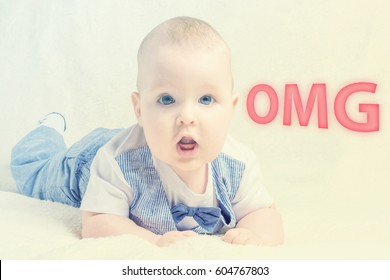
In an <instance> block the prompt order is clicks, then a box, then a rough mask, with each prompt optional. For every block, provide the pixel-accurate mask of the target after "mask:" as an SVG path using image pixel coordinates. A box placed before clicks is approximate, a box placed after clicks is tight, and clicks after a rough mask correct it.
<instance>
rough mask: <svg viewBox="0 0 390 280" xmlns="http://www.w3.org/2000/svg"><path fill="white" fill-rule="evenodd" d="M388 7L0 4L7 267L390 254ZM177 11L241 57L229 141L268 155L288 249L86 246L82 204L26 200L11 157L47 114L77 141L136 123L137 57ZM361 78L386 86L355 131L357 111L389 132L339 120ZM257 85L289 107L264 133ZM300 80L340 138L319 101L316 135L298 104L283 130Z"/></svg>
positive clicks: (46, 0) (0, 213)
mask: <svg viewBox="0 0 390 280" xmlns="http://www.w3.org/2000/svg"><path fill="white" fill-rule="evenodd" d="M389 3H390V2H386V1H382V0H371V1H358V2H356V3H354V4H353V7H352V6H351V2H350V1H348V0H329V1H306V0H301V1H289V0H279V1H258V0H248V1H238V0H232V1H207V0H189V1H179V0H177V1H176V0H173V1H159V0H152V1H135V0H128V1H127V0H126V1H124V0H112V1H108V0H107V1H104V0H102V1H95V0H77V1H76V0H75V1H71V0H69V1H63V0H36V1H25V0H2V1H0V114H1V118H0V135H1V149H0V258H1V259H237V258H245V259H344V258H347V259H389V258H390V202H389V199H390V175H389V174H390V172H389V162H390V141H389V139H390V113H389V104H390V94H389V93H390V82H389V79H388V77H390V67H389V65H390V56H389V51H388V50H389V49H390V36H389V32H388V27H389V24H390V23H389V17H388V11H389V10H390V4H389ZM179 15H189V16H195V17H199V18H202V19H204V20H206V21H208V22H209V23H211V24H212V25H213V26H214V27H215V28H216V29H217V30H218V31H219V32H220V33H221V34H222V36H223V37H224V38H225V40H226V41H227V43H228V45H229V46H230V48H231V52H232V56H233V75H234V77H235V91H236V92H237V93H239V95H240V98H241V102H240V103H239V105H238V106H237V111H236V113H235V118H234V120H233V124H232V127H231V134H232V135H233V136H234V137H235V138H238V139H239V140H240V141H242V142H244V143H245V144H247V145H248V146H250V147H251V148H252V149H253V150H254V152H255V153H256V155H257V156H258V158H259V161H260V163H261V165H262V173H263V174H262V175H263V178H264V183H265V185H266V186H267V188H268V189H269V191H270V193H271V194H272V195H273V197H274V199H275V201H276V205H277V207H278V209H279V210H280V212H281V215H282V217H283V221H284V227H285V244H284V245H282V246H279V247H275V248H274V247H256V246H234V245H229V244H226V243H224V242H223V241H221V239H220V237H219V236H198V237H195V238H189V239H186V240H184V241H182V242H178V243H177V244H175V245H172V246H170V247H167V248H158V247H156V246H154V245H151V244H149V243H148V242H146V241H143V240H141V239H139V238H136V237H134V236H129V235H128V236H118V237H110V238H100V239H85V240H82V239H80V212H79V210H78V209H74V208H71V207H67V206H64V205H61V204H58V203H52V202H47V201H39V200H36V199H32V198H28V197H25V196H22V195H20V194H18V193H17V190H16V187H15V184H14V182H13V179H12V177H11V175H10V172H9V166H8V165H9V161H10V153H11V149H12V147H13V145H14V144H15V143H16V142H17V141H18V140H19V139H20V138H21V137H22V136H23V135H25V134H26V133H27V132H28V131H29V130H31V129H32V128H33V127H34V126H35V125H36V123H37V120H38V119H39V118H40V117H42V116H43V115H45V114H46V113H48V112H51V111H59V112H61V113H63V114H64V115H65V116H66V118H67V125H68V129H67V131H66V133H65V140H66V142H67V143H68V144H72V143H74V142H75V141H76V140H77V139H79V138H80V137H82V136H83V135H85V134H86V133H87V132H89V131H90V130H92V129H93V128H95V127H98V126H103V127H110V128H114V127H126V126H130V125H131V124H133V123H134V121H135V118H134V116H133V114H132V109H131V102H130V96H129V94H130V93H131V92H132V91H133V90H136V83H135V81H136V72H137V66H136V53H137V48H138V46H139V44H140V42H141V40H142V39H143V37H144V36H145V35H146V33H147V32H149V31H150V30H151V29H152V28H153V27H154V26H155V25H156V24H158V23H160V22H162V21H163V20H165V19H168V18H170V17H173V16H179ZM354 82H371V83H376V84H377V89H376V92H375V94H372V93H362V94H360V95H359V94H356V95H355V94H353V95H352V96H351V97H350V98H349V100H348V104H347V107H348V108H349V109H348V110H349V111H348V114H350V116H351V118H353V119H354V120H355V121H357V122H365V121H366V114H365V113H360V112H359V108H358V105H359V104H362V103H368V104H370V103H373V104H379V106H380V116H379V118H380V129H379V131H377V132H374V133H360V132H353V131H350V130H348V129H346V128H345V127H343V126H342V125H341V124H340V123H339V122H338V121H337V119H336V118H335V116H334V111H333V110H334V109H333V102H334V100H335V96H336V94H337V93H338V91H339V90H340V89H341V88H342V87H343V86H345V85H347V84H349V83H354ZM258 83H265V84H268V85H269V86H271V87H273V88H274V89H275V91H276V93H277V95H278V98H279V111H278V114H277V116H276V118H275V120H274V121H273V122H271V123H269V124H266V125H258V124H256V123H254V122H253V121H252V120H251V119H250V118H249V117H248V112H247V109H246V107H245V104H246V102H245V99H246V96H247V93H248V92H249V91H250V89H251V88H252V87H253V86H254V85H256V84H258ZM288 83H290V84H291V83H292V84H297V85H298V87H299V90H300V95H301V97H302V102H304V103H305V102H306V101H307V99H308V96H309V92H310V88H311V85H312V84H313V83H325V84H326V90H327V92H326V93H327V102H328V124H329V127H328V129H319V128H318V125H317V112H316V106H314V109H313V112H312V115H311V117H310V122H309V125H308V126H307V127H303V126H300V125H299V123H298V120H297V115H296V110H295V107H293V110H292V114H293V116H292V124H291V126H284V125H283V120H282V118H283V113H284V112H283V110H284V107H283V98H284V88H285V84H288ZM263 97H264V96H263ZM263 97H262V98H260V97H259V99H258V101H259V102H260V101H261V100H265V99H264V98H263ZM263 105H264V106H260V105H259V111H260V112H265V111H266V107H267V106H266V105H267V104H263ZM262 110H263V111H262Z"/></svg>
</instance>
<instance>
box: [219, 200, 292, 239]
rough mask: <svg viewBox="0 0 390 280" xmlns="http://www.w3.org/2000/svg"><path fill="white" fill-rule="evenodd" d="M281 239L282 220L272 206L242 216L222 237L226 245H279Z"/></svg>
mask: <svg viewBox="0 0 390 280" xmlns="http://www.w3.org/2000/svg"><path fill="white" fill-rule="evenodd" d="M283 239H284V237H283V226H282V219H281V217H280V214H279V212H278V210H277V209H276V207H275V206H274V205H272V206H271V207H268V208H260V209H258V210H255V211H253V212H251V213H249V214H248V215H246V216H244V217H243V218H242V219H241V220H240V221H239V222H238V223H237V226H236V228H234V229H231V230H229V231H227V232H226V234H225V236H224V237H223V240H224V241H225V242H228V243H233V244H256V245H280V244H282V243H283Z"/></svg>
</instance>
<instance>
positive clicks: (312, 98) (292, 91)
mask: <svg viewBox="0 0 390 280" xmlns="http://www.w3.org/2000/svg"><path fill="white" fill-rule="evenodd" d="M316 101H317V112H318V127H319V128H328V107H327V103H326V85H325V84H313V85H312V87H311V90H310V94H309V98H308V99H307V103H306V107H305V108H304V107H303V104H302V99H301V95H300V94H299V90H298V86H297V85H296V84H286V87H285V92H284V115H283V125H288V126H290V125H291V116H292V107H293V104H294V105H295V109H296V112H297V116H298V121H299V124H300V125H301V126H307V125H308V123H309V119H310V116H311V113H312V111H313V107H314V103H315V102H316Z"/></svg>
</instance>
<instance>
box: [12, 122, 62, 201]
mask: <svg viewBox="0 0 390 280" xmlns="http://www.w3.org/2000/svg"><path fill="white" fill-rule="evenodd" d="M66 150H67V149H66V145H65V143H64V139H63V137H62V135H61V134H60V133H59V132H57V131H56V130H55V129H54V128H51V127H47V126H44V125H41V126H39V127H37V128H36V129H34V130H33V131H31V132H30V133H28V134H27V135H26V136H25V137H23V138H22V139H21V140H20V141H19V143H17V144H16V146H15V147H14V148H13V150H12V153H11V170H12V174H13V177H14V179H15V181H16V185H17V187H18V189H19V191H20V192H21V193H23V194H25V195H28V196H31V197H35V198H39V199H48V200H55V199H54V198H52V191H50V190H48V189H47V188H48V186H49V185H52V184H53V183H54V182H52V181H53V177H56V176H55V174H56V173H58V172H59V171H62V172H63V171H65V170H63V167H62V158H63V157H64V156H65V154H66ZM56 183H58V182H56ZM62 185H66V182H64V183H62Z"/></svg>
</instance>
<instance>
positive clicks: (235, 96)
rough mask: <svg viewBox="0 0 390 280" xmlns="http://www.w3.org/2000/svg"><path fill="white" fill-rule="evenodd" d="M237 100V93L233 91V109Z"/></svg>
mask: <svg viewBox="0 0 390 280" xmlns="http://www.w3.org/2000/svg"><path fill="white" fill-rule="evenodd" d="M238 100H239V97H238V94H237V93H233V95H232V104H233V109H235V108H236V107H237V104H238Z"/></svg>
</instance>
